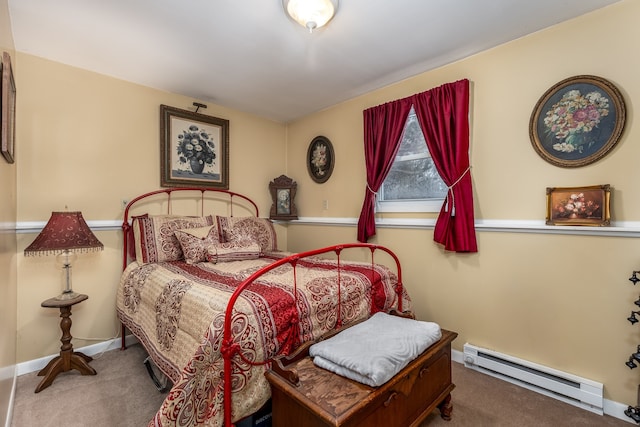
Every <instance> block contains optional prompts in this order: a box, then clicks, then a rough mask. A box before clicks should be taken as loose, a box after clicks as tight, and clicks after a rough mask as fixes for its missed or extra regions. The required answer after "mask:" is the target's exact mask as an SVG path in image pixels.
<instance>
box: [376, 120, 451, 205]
mask: <svg viewBox="0 0 640 427" xmlns="http://www.w3.org/2000/svg"><path fill="white" fill-rule="evenodd" d="M446 195H447V185H446V184H445V183H444V181H442V178H440V174H438V171H437V170H436V167H435V165H434V164H433V159H432V158H431V154H430V153H429V149H428V148H427V144H426V142H425V140H424V135H423V134H422V130H421V129H420V125H419V124H418V118H417V117H416V114H415V112H414V111H413V108H412V109H411V112H410V113H409V116H408V117H407V122H406V123H405V126H404V132H403V134H402V141H401V142H400V148H399V149H398V153H397V154H396V158H395V160H394V161H393V165H392V166H391V170H390V171H389V175H387V177H386V179H385V180H384V183H383V184H382V186H381V187H380V191H379V193H378V197H377V203H376V210H377V211H378V212H439V211H440V208H441V207H442V203H443V202H444V198H445V197H446Z"/></svg>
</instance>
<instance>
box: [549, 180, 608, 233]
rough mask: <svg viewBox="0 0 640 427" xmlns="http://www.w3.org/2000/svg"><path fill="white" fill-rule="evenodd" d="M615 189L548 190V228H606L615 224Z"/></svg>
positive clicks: (605, 185) (565, 188) (595, 186)
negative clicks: (575, 226)
mask: <svg viewBox="0 0 640 427" xmlns="http://www.w3.org/2000/svg"><path fill="white" fill-rule="evenodd" d="M610 205H611V186H610V185H609V184H604V185H592V186H587V187H549V188H547V218H546V224H547V225H587V226H594V227H604V226H608V225H610V223H611V208H610Z"/></svg>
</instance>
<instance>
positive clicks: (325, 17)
mask: <svg viewBox="0 0 640 427" xmlns="http://www.w3.org/2000/svg"><path fill="white" fill-rule="evenodd" d="M338 1H339V0H282V5H283V7H284V10H285V11H286V12H287V14H288V15H289V16H290V17H291V19H293V20H294V21H296V22H297V23H298V24H300V25H302V26H303V27H305V28H307V29H308V30H309V32H310V33H312V32H313V30H315V29H316V28H320V27H322V26H324V25H326V24H327V22H329V21H330V20H331V18H333V16H334V15H335V13H336V11H337V10H338Z"/></svg>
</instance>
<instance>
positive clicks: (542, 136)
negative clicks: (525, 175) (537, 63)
mask: <svg viewBox="0 0 640 427" xmlns="http://www.w3.org/2000/svg"><path fill="white" fill-rule="evenodd" d="M586 90H589V94H590V95H591V94H592V93H594V92H595V93H597V94H598V95H600V96H605V97H607V99H608V101H609V104H608V105H609V108H608V109H607V111H608V113H609V114H608V115H607V116H603V115H600V114H599V118H602V117H604V118H603V119H602V120H601V121H599V122H598V125H596V126H593V127H592V128H591V129H590V130H588V131H576V132H574V133H570V135H569V136H568V137H565V138H559V137H558V136H557V135H555V134H553V131H552V130H551V129H550V127H549V126H548V125H546V124H545V118H546V117H549V118H550V119H551V118H555V119H557V120H559V121H561V122H562V123H563V124H566V123H567V122H568V121H569V120H572V118H573V115H570V117H569V115H567V116H564V117H560V116H558V115H557V114H555V115H554V114H550V112H552V111H560V107H558V108H553V107H557V105H558V103H559V101H561V100H563V99H565V97H567V96H568V97H569V98H570V97H571V96H576V95H577V96H579V98H580V99H579V101H581V102H583V103H584V102H587V101H588V99H587V98H589V97H586V96H585V97H583V96H582V92H580V91H583V92H586ZM572 91H578V93H577V94H575V92H574V93H572ZM598 95H596V96H598ZM567 99H568V98H567ZM565 111H566V110H565ZM567 117H569V118H568V120H564V119H566V118H567ZM625 121H626V108H625V104H624V98H623V97H622V94H621V93H620V91H619V90H618V88H617V87H616V86H615V85H613V84H612V83H611V82H610V81H608V80H606V79H604V78H602V77H598V76H591V75H580V76H574V77H569V78H567V79H564V80H562V81H561V82H558V83H556V84H555V85H554V86H552V87H551V88H550V89H549V90H547V91H546V92H545V93H544V95H542V97H541V98H540V99H539V100H538V102H537V103H536V106H535V108H534V110H533V112H532V114H531V118H530V120H529V138H530V139H531V144H532V145H533V149H534V150H535V151H536V153H538V154H539V155H540V157H542V158H543V159H544V160H546V161H547V162H549V163H551V164H553V165H555V166H559V167H563V168H576V167H581V166H586V165H589V164H591V163H594V162H596V161H598V160H600V159H602V158H603V157H604V156H606V155H607V154H608V153H609V152H610V151H611V150H612V149H613V147H615V145H616V144H617V143H618V141H619V140H620V137H621V136H622V131H623V130H624V126H625ZM600 125H601V126H600ZM544 129H546V132H544V131H543V130H544ZM592 132H593V133H592ZM603 133H604V134H603ZM551 134H553V135H552V136H551ZM560 134H562V133H560ZM588 136H591V138H590V139H589V140H588V143H587V142H585V143H583V144H580V145H578V146H577V148H576V147H574V145H573V141H574V140H577V139H578V138H580V139H586V138H587V137H588ZM569 139H572V140H571V142H567V140H569ZM585 144H587V145H588V146H587V148H586V149H585V148H584V145H585ZM567 150H573V151H567ZM574 151H576V152H574Z"/></svg>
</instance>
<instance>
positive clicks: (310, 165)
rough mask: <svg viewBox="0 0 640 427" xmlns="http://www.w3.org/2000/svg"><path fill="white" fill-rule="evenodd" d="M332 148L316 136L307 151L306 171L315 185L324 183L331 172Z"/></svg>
mask: <svg viewBox="0 0 640 427" xmlns="http://www.w3.org/2000/svg"><path fill="white" fill-rule="evenodd" d="M333 162H334V154H333V146H332V145H331V141H329V139H328V138H326V137H324V136H316V137H315V138H313V140H312V141H311V144H309V149H308V150H307V169H308V170H309V175H310V176H311V179H313V180H314V181H315V182H317V183H323V182H326V181H327V180H328V179H329V177H330V176H331V173H332V172H333Z"/></svg>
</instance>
